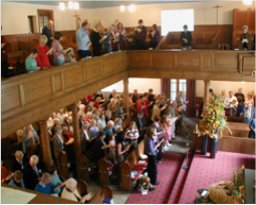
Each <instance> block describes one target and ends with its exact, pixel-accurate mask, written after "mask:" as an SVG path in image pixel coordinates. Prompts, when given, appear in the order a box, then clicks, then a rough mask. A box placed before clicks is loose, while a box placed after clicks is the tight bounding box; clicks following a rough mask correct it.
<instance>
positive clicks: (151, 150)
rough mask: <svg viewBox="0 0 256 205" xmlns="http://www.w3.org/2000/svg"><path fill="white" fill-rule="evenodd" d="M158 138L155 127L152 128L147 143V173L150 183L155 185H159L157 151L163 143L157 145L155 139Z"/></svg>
mask: <svg viewBox="0 0 256 205" xmlns="http://www.w3.org/2000/svg"><path fill="white" fill-rule="evenodd" d="M156 137H157V130H156V128H155V127H150V128H149V130H148V133H147V138H146V141H145V154H146V155H147V156H148V165H147V171H148V176H149V178H150V181H151V183H152V184H153V185H158V184H159V182H158V181H157V151H158V147H160V145H161V144H162V143H163V140H161V141H160V142H159V143H158V144H155V142H154V138H156Z"/></svg>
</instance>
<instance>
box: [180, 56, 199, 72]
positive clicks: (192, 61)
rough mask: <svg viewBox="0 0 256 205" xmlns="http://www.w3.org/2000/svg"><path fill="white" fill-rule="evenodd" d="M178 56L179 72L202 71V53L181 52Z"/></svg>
mask: <svg viewBox="0 0 256 205" xmlns="http://www.w3.org/2000/svg"><path fill="white" fill-rule="evenodd" d="M177 56H178V64H177V68H178V69H179V70H186V71H191V70H195V69H197V70H199V69H200V64H201V63H200V53H199V52H191V53H187V52H181V53H177Z"/></svg>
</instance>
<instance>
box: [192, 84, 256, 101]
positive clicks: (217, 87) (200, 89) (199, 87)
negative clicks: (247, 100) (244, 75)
mask: <svg viewBox="0 0 256 205" xmlns="http://www.w3.org/2000/svg"><path fill="white" fill-rule="evenodd" d="M209 88H212V89H213V91H214V93H216V94H220V93H221V91H222V90H225V91H226V94H228V92H229V91H233V92H236V91H237V90H238V88H242V89H243V93H244V94H247V93H248V92H251V91H256V83H248V82H232V81H230V82H228V81H210V86H209ZM196 96H197V97H204V81H203V80H197V81H196Z"/></svg>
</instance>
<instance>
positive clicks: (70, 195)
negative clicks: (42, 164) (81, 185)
mask: <svg viewBox="0 0 256 205" xmlns="http://www.w3.org/2000/svg"><path fill="white" fill-rule="evenodd" d="M61 198H63V199H68V200H71V201H77V202H82V203H85V202H88V201H89V200H90V199H91V198H92V195H91V193H88V194H86V195H85V196H81V195H80V193H79V192H78V190H77V181H76V180H75V179H74V178H69V179H68V180H67V181H66V183H65V187H64V189H63V191H62V193H61Z"/></svg>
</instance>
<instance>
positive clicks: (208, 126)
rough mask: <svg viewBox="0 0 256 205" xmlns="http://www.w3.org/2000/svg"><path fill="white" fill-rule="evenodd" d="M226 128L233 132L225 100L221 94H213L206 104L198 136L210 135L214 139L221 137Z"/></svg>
mask: <svg viewBox="0 0 256 205" xmlns="http://www.w3.org/2000/svg"><path fill="white" fill-rule="evenodd" d="M224 128H227V129H228V130H229V132H231V130H230V129H229V127H228V123H227V120H226V117H225V111H224V102H223V101H222V100H221V98H220V96H212V97H210V99H209V101H208V102H207V104H206V105H205V108H204V111H203V114H202V119H201V120H200V121H199V125H198V129H199V135H198V136H205V135H208V136H209V137H210V138H213V139H214V138H215V139H216V138H218V137H220V138H221V137H222V131H223V130H224Z"/></svg>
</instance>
